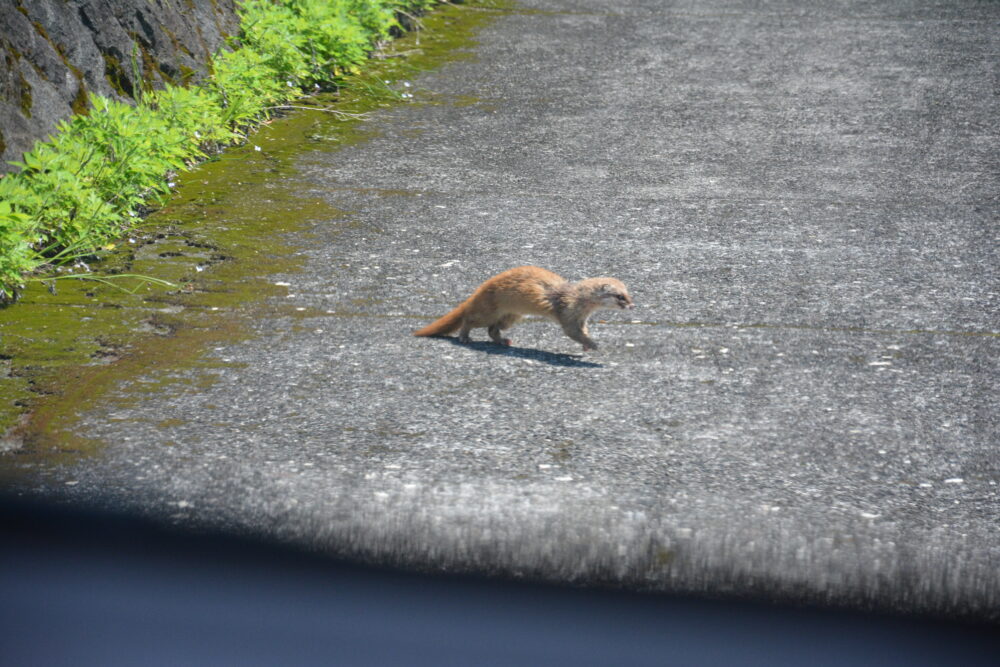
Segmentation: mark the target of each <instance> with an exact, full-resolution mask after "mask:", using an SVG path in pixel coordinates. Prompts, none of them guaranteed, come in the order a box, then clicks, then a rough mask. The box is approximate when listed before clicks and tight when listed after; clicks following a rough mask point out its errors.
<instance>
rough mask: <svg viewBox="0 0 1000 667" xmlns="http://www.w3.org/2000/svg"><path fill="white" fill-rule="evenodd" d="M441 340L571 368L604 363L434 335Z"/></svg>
mask: <svg viewBox="0 0 1000 667" xmlns="http://www.w3.org/2000/svg"><path fill="white" fill-rule="evenodd" d="M434 337H435V338H439V339H441V340H446V341H448V342H449V343H451V344H452V345H461V346H462V347H468V348H471V349H473V350H479V351H480V352H485V353H486V354H500V355H503V356H509V357H520V358H522V359H532V360H534V361H541V362H543V363H546V364H549V365H551V366H568V367H571V368H604V364H598V363H594V362H593V361H584V360H583V359H580V358H578V357H576V356H574V355H572V354H563V353H561V352H546V351H544V350H535V349H532V348H530V347H515V346H513V345H511V346H510V347H505V346H503V345H497V344H496V343H493V342H490V341H482V340H478V341H477V340H474V341H472V342H469V343H462V342H459V340H458V338H457V337H454V336H434Z"/></svg>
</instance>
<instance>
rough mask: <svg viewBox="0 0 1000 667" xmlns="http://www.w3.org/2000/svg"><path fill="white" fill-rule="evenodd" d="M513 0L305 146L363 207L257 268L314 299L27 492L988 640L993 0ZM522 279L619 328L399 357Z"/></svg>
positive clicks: (440, 347)
mask: <svg viewBox="0 0 1000 667" xmlns="http://www.w3.org/2000/svg"><path fill="white" fill-rule="evenodd" d="M522 4H523V7H525V8H529V9H531V10H538V11H521V12H513V13H505V14H503V15H502V16H501V17H500V18H499V19H498V20H496V21H495V22H494V23H492V24H491V25H490V26H489V27H487V28H486V29H485V30H484V32H483V33H482V34H481V39H480V44H479V45H478V46H477V47H476V49H475V55H476V58H475V59H471V60H464V61H461V62H457V63H454V64H452V65H449V66H447V67H445V68H443V69H441V70H438V71H436V72H433V73H429V74H426V75H424V76H421V77H419V78H416V79H414V80H413V82H412V84H413V88H412V89H413V90H414V91H415V95H416V97H415V100H416V101H417V103H415V104H412V105H409V106H403V107H397V108H394V109H392V110H388V111H386V112H384V113H381V114H377V115H376V116H375V117H374V118H373V120H372V121H371V126H372V128H374V130H375V133H376V134H375V136H374V138H372V139H371V140H370V141H367V142H365V143H362V144H357V145H354V146H350V147H347V148H344V149H341V150H335V149H334V148H333V147H330V148H324V147H322V146H321V147H318V148H317V149H315V150H313V151H311V152H307V153H303V155H302V156H301V157H300V158H299V161H298V165H297V166H298V169H299V174H298V175H297V176H295V177H293V178H296V179H299V187H301V189H302V191H303V192H304V193H308V194H309V195H310V196H319V197H322V198H324V199H326V200H327V201H328V202H329V203H330V204H332V205H333V206H335V207H337V208H339V209H343V210H345V211H347V212H348V215H347V216H346V218H338V219H337V220H331V221H330V222H329V224H327V225H320V226H318V227H317V228H316V229H313V230H311V231H310V232H309V234H304V235H301V237H300V238H299V240H298V243H299V244H300V246H301V250H302V253H303V255H302V257H303V258H304V260H305V269H304V271H303V272H301V273H295V274H288V275H278V276H275V278H274V280H275V281H276V282H287V283H289V287H288V290H289V294H288V295H287V296H284V297H281V299H280V301H281V303H282V306H283V307H284V306H287V305H288V304H289V303H292V304H294V305H295V306H296V307H302V308H306V309H308V310H309V312H317V313H320V315H319V316H316V317H311V318H306V319H301V318H300V319H295V318H291V317H287V316H282V315H280V314H279V313H280V312H286V311H284V310H282V311H278V310H275V314H274V315H273V316H270V317H263V318H262V319H261V320H260V321H258V322H257V324H256V334H257V335H256V337H255V338H253V339H251V340H247V341H242V342H239V343H236V344H233V345H231V346H228V347H222V348H219V349H217V350H215V351H213V352H212V356H213V358H215V359H216V360H217V361H218V362H219V364H218V365H219V367H218V368H214V369H201V370H187V371H182V372H176V373H181V374H187V376H188V379H189V380H190V382H189V383H188V384H186V385H180V386H181V388H180V389H178V388H177V387H178V385H174V386H173V388H172V389H169V390H167V391H162V392H158V391H148V390H143V386H144V384H146V385H148V384H149V382H148V381H149V380H151V379H155V378H156V377H157V373H161V374H162V373H169V372H170V371H168V370H160V371H156V370H151V371H150V376H149V377H148V378H140V379H139V380H138V381H137V382H135V383H132V384H130V385H129V386H126V387H123V388H122V389H121V392H120V397H119V398H118V399H116V400H115V401H112V402H109V407H107V408H106V409H100V410H95V411H93V412H91V413H88V414H86V415H84V416H83V417H82V419H81V422H80V426H79V429H80V433H81V434H82V435H85V436H87V437H89V438H96V439H99V440H102V441H104V442H105V443H106V446H105V447H104V448H103V450H102V451H101V452H100V453H99V454H98V455H96V456H93V457H90V458H87V459H84V460H81V461H79V462H77V463H75V464H73V465H71V466H66V467H63V468H61V469H59V470H58V471H57V473H56V474H55V475H54V476H50V477H47V478H45V480H44V481H40V482H38V483H37V486H36V490H38V491H40V492H42V493H44V494H54V493H58V494H60V495H63V496H67V497H70V498H72V499H74V500H81V501H88V502H96V503H98V504H102V503H103V504H114V505H119V506H122V505H123V506H126V507H130V508H133V509H136V510H139V511H141V512H144V513H149V514H152V515H155V516H165V517H171V518H172V519H173V520H176V521H178V522H180V523H184V524H188V523H190V524H208V525H211V526H221V527H223V528H227V529H236V530H241V531H247V532H250V533H254V534H263V535H266V536H269V537H275V538H278V539H280V540H287V541H291V542H295V543H302V544H307V545H310V546H315V547H317V548H318V549H321V550H324V551H329V552H332V553H336V554H344V555H350V556H357V557H362V558H365V559H373V560H376V561H380V562H390V563H398V564H403V565H406V566H410V567H417V568H427V569H432V570H441V569H443V570H451V571H477V572H489V573H500V574H504V575H513V576H528V577H540V578H543V579H547V580H555V581H571V582H583V583H612V584H616V585H624V586H626V587H630V588H639V589H652V590H673V591H678V590H679V591H695V592H707V593H712V594H726V593H736V594H746V593H749V594H755V593H764V594H768V595H775V596H778V597H784V598H790V599H796V600H803V599H804V600H811V601H820V602H832V603H836V604H847V605H857V606H869V605H874V606H878V607H889V608H896V609H906V610H923V611H927V610H930V611H935V612H942V611H943V612H954V611H958V612H962V613H970V614H972V615H977V616H982V617H990V618H995V614H996V613H997V612H996V610H997V609H998V608H1000V575H998V572H1000V512H998V509H1000V502H998V501H1000V485H998V482H1000V454H998V448H997V446H998V418H997V410H996V396H997V394H998V386H997V385H998V378H1000V375H998V359H1000V338H998V333H997V332H998V331H1000V322H998V313H1000V307H998V292H1000V287H998V253H997V247H998V243H997V242H998V240H1000V231H998V225H997V220H998V217H1000V216H998V213H1000V207H998V195H1000V126H998V124H997V118H998V117H1000V103H998V91H1000V80H998V76H1000V68H998V62H1000V61H998V59H997V54H998V52H1000V4H998V3H995V2H974V1H968V2H953V1H951V0H949V1H947V2H945V1H940V2H935V1H933V0H928V1H924V2H920V1H913V2H902V1H900V2H883V3H873V2H864V1H857V2H852V1H849V0H844V1H842V2H836V3H822V5H821V6H815V3H799V2H787V3H783V2H750V1H747V2H724V1H721V0H719V1H716V2H690V3H685V2H664V1H662V0H620V1H615V2H610V1H607V0H605V1H604V2H601V1H598V0H576V1H573V2H571V1H569V0H562V1H560V0H525V1H524V2H523V3H522ZM521 264H536V265H539V266H543V267H546V268H548V269H551V270H553V271H556V272H557V273H560V274H561V275H563V276H566V277H567V278H571V279H578V278H583V277H588V276H595V275H611V276H614V277H617V278H619V279H621V280H623V281H624V282H625V283H626V284H627V285H628V286H629V287H630V289H631V291H632V295H633V297H634V298H635V300H636V302H637V304H638V307H637V309H636V310H635V311H632V312H630V313H623V314H617V313H608V314H607V315H606V316H602V318H603V319H606V322H600V323H597V324H595V325H594V326H592V328H591V331H592V336H593V337H594V338H595V339H596V340H597V341H598V343H599V344H600V345H601V349H600V350H599V351H598V352H596V353H588V354H586V355H582V354H581V353H580V350H579V346H578V345H577V344H575V343H573V342H572V341H570V340H569V339H568V338H566V337H565V336H563V335H562V333H561V332H560V331H559V329H558V327H556V326H553V325H552V324H551V323H545V322H529V323H525V324H522V325H520V326H518V327H517V328H515V329H514V330H513V338H514V347H512V348H510V349H500V348H497V347H494V346H492V345H489V344H487V343H485V342H476V343H474V344H472V345H460V344H458V343H456V342H454V341H451V340H443V339H418V338H413V337H411V336H410V331H412V330H413V329H415V328H417V327H418V326H420V325H421V324H423V323H426V322H429V321H430V320H432V319H434V318H435V317H437V316H439V315H441V314H444V313H445V312H446V311H447V310H448V309H450V308H451V307H452V306H454V305H455V304H456V303H458V302H459V301H460V300H461V299H463V298H464V297H465V296H466V295H467V294H468V293H469V292H471V290H472V289H473V288H474V287H475V286H476V285H478V284H479V283H480V282H481V281H482V280H484V279H486V278H488V277H489V276H491V275H493V274H495V273H497V272H499V271H501V270H504V269H507V268H510V267H512V266H517V265H521ZM277 301H278V300H276V302H277ZM477 334H478V336H479V340H480V341H484V340H485V338H486V337H485V332H483V331H481V330H480V331H478V332H474V336H475V335H477ZM176 373H175V374H176ZM202 379H207V380H211V382H209V381H207V380H206V381H202Z"/></svg>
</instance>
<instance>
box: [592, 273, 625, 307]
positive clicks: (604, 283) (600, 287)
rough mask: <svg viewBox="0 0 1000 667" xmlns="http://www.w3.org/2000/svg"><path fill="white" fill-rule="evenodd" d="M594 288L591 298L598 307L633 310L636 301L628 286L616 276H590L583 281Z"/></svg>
mask: <svg viewBox="0 0 1000 667" xmlns="http://www.w3.org/2000/svg"><path fill="white" fill-rule="evenodd" d="M583 282H584V283H588V285H587V286H588V287H589V288H590V289H591V290H592V292H591V299H592V301H593V303H594V304H595V306H596V307H597V308H604V309H606V310H631V309H632V308H635V302H633V301H632V297H631V296H629V293H628V288H626V287H625V284H624V283H622V281H620V280H617V279H615V278H590V279H589V280H585V281H583Z"/></svg>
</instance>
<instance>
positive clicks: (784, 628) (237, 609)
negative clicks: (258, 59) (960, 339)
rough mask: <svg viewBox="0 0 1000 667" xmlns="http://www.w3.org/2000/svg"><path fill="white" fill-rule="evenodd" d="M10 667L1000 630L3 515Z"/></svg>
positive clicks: (560, 658) (719, 657)
mask: <svg viewBox="0 0 1000 667" xmlns="http://www.w3.org/2000/svg"><path fill="white" fill-rule="evenodd" d="M0 628H2V630H0V664H4V665H61V664H65V665H102V666H106V665H126V664H127V665H199V664H207V665H227V664H232V665H305V664H324V665H434V666H440V665H463V666H465V665H474V666H480V665H572V666H573V667H579V666H581V665H768V666H774V665H894V664H899V665H910V666H912V665H997V664H998V663H1000V660H998V656H1000V640H998V637H997V628H996V627H990V626H984V625H962V624H958V623H950V622H944V621H940V620H929V619H901V618H893V617H884V616H875V615H864V614H850V613H845V612H830V611H819V610H802V609H792V608H781V607H776V606H771V605H765V604H755V603H748V602H735V601H706V600H698V599H686V598H672V597H666V596H662V595H657V596H646V595H638V594H625V593H610V592H594V591H581V590H568V589H563V588H558V587H546V586H535V585H526V584H517V583H509V582H507V583H504V582H496V581H484V580H477V579H471V578H457V577H456V578H451V577H444V576H419V575H414V574H404V573H399V572H392V571H385V570H379V569H375V568H368V567H363V566H359V565H354V564H347V563H343V562H337V561H332V560H329V559H327V558H324V557H321V556H316V555H309V554H304V553H302V552H299V551H295V550H291V549H286V548H283V547H279V546H275V545H272V544H261V543H255V542H251V541H248V540H243V539H239V538H234V537H230V536H222V535H190V534H182V533H179V532H176V531H173V530H171V529H168V528H165V527H163V526H159V525H156V524H153V523H151V522H148V521H145V520H141V519H136V518H130V517H124V516H115V515H102V514H95V513H85V512H81V511H75V510H67V509H57V508H52V507H48V506H43V505H36V504H29V503H24V502H22V501H18V500H11V499H6V500H0Z"/></svg>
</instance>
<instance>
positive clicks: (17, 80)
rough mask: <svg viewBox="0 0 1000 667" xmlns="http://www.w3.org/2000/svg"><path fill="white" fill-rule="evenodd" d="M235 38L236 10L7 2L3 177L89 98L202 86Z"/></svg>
mask: <svg viewBox="0 0 1000 667" xmlns="http://www.w3.org/2000/svg"><path fill="white" fill-rule="evenodd" d="M238 29H239V20H238V18H237V16H236V11H235V2H234V0H211V1H209V0H196V1H194V2H185V3H177V2H170V1H169V0H156V1H155V2H149V1H148V0H71V1H69V2H64V1H61V0H33V1H32V2H30V3H26V2H23V1H22V0H0V59H2V60H0V62H2V70H0V157H2V158H3V164H2V165H0V172H5V171H11V170H12V167H11V166H10V165H9V164H8V163H9V161H11V160H19V159H20V158H21V155H22V154H23V153H24V151H26V150H28V149H29V148H31V146H32V144H33V143H34V141H35V140H36V139H43V138H45V137H46V136H47V135H48V134H50V133H51V132H52V131H53V129H54V128H55V126H56V124H57V123H58V122H59V121H60V120H61V119H63V118H67V117H68V116H70V115H71V114H72V113H74V112H79V111H82V110H84V109H85V108H86V104H87V95H88V94H89V93H92V92H93V93H99V94H101V95H105V96H108V97H113V98H116V99H123V100H129V99H133V98H134V97H135V95H136V91H137V89H140V88H142V87H153V88H158V87H162V86H163V84H164V83H165V82H168V81H170V82H177V83H180V82H185V81H188V80H192V79H193V80H197V79H198V78H199V77H201V76H204V75H205V73H206V71H207V63H208V62H209V60H210V59H211V56H212V54H213V53H215V52H216V51H217V50H218V49H219V48H221V47H222V46H223V45H224V43H225V38H226V36H228V35H232V34H235V33H236V32H237V30H238ZM137 79H139V80H141V82H142V84H141V86H140V85H139V81H138V80H137Z"/></svg>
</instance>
